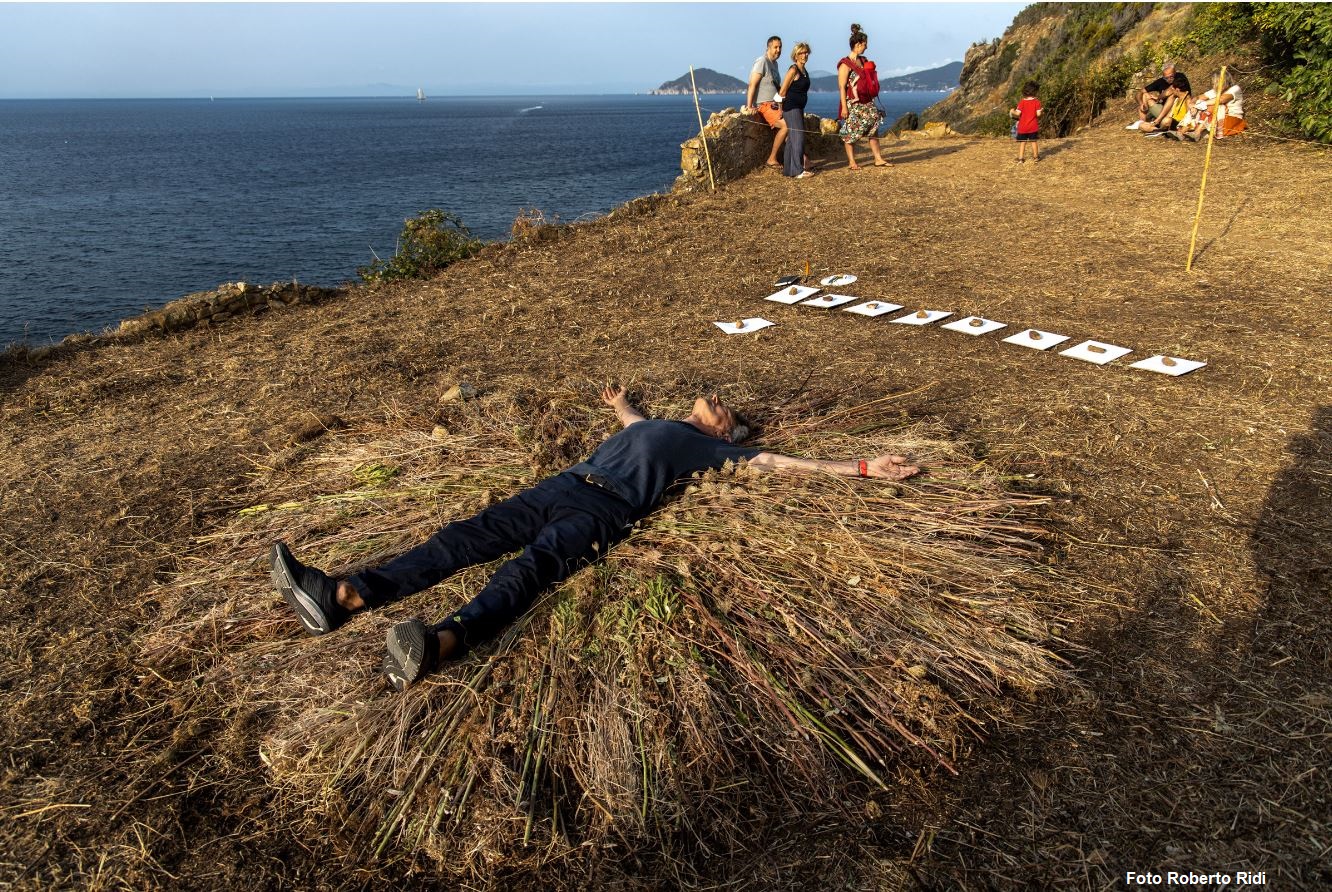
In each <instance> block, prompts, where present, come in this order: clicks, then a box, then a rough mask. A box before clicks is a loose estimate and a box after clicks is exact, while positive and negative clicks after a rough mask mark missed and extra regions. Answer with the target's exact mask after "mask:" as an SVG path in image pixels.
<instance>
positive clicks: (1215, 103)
mask: <svg viewBox="0 0 1332 892" xmlns="http://www.w3.org/2000/svg"><path fill="white" fill-rule="evenodd" d="M1225 82H1226V66H1224V65H1222V66H1221V73H1220V74H1219V75H1217V78H1216V85H1215V93H1216V95H1215V96H1214V97H1213V99H1212V127H1211V129H1210V130H1208V131H1207V156H1206V157H1205V158H1204V159H1203V175H1202V184H1201V185H1200V186H1199V187H1198V210H1196V211H1195V212H1194V214H1193V234H1192V235H1191V236H1189V262H1188V263H1186V264H1184V272H1186V273H1187V272H1192V271H1193V247H1194V245H1196V244H1197V243H1198V222H1199V221H1200V220H1201V219H1202V208H1203V195H1204V194H1205V193H1206V192H1207V169H1208V167H1210V166H1211V164H1212V141H1213V140H1214V139H1215V138H1216V128H1218V127H1220V126H1221V121H1220V120H1218V117H1217V110H1218V109H1220V107H1221V87H1222V85H1223V84H1225Z"/></svg>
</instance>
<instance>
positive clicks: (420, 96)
mask: <svg viewBox="0 0 1332 892" xmlns="http://www.w3.org/2000/svg"><path fill="white" fill-rule="evenodd" d="M416 101H417V102H425V90H422V89H421V88H420V87H417V88H416Z"/></svg>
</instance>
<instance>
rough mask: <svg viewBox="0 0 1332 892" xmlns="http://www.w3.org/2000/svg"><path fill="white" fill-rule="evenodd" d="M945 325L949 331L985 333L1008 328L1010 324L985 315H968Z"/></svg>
mask: <svg viewBox="0 0 1332 892" xmlns="http://www.w3.org/2000/svg"><path fill="white" fill-rule="evenodd" d="M943 327H944V328H946V329H948V330H949V331H960V332H962V334H968V335H983V334H988V333H989V332H992V331H998V330H999V329H1001V328H1007V327H1008V325H1007V323H1004V322H995V321H994V320H993V319H986V318H985V317H983V316H968V317H967V318H966V319H958V320H957V321H956V322H950V323H948V324H947V325H945V326H943Z"/></svg>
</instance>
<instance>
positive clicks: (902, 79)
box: [650, 62, 962, 96]
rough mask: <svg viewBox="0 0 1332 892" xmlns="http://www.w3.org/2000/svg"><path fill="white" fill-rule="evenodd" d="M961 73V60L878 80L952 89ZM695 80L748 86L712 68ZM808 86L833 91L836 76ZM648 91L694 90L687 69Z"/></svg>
mask: <svg viewBox="0 0 1332 892" xmlns="http://www.w3.org/2000/svg"><path fill="white" fill-rule="evenodd" d="M961 74H962V63H961V62H949V63H948V64H947V65H941V66H939V67H938V68H928V69H926V70H924V71H913V72H912V73H910V74H903V75H901V76H899V77H888V78H883V79H882V80H880V82H879V87H880V89H882V90H885V91H887V92H890V93H912V92H941V91H943V90H952V89H954V88H955V87H956V86H957V84H958V79H959V78H960V76H961ZM694 80H695V81H696V82H697V83H698V92H699V93H743V92H745V89H746V87H747V86H748V84H747V83H746V82H745V81H742V80H740V79H739V78H736V77H731V76H730V75H729V74H722V73H721V72H720V71H713V70H712V69H711V68H697V69H695V70H694ZM809 89H810V91H811V92H813V93H836V92H837V75H835V74H825V75H823V76H821V77H815V78H813V79H812V80H811V82H810V85H809ZM650 92H651V94H652V95H655V96H678V95H680V94H683V93H691V92H693V88H692V86H691V85H690V83H689V74H688V73H687V72H686V73H685V74H683V75H681V76H680V77H677V78H676V79H675V80H673V81H666V83H664V84H662V85H661V86H660V87H658V88H657V89H655V90H651V91H650Z"/></svg>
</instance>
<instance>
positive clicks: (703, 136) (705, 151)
mask: <svg viewBox="0 0 1332 892" xmlns="http://www.w3.org/2000/svg"><path fill="white" fill-rule="evenodd" d="M689 86H691V87H693V88H694V112H695V113H696V114H697V115H698V138H699V139H700V140H701V141H702V143H703V158H704V159H705V160H706V161H707V162H708V185H709V186H711V187H712V191H713V192H716V191H717V181H716V180H715V179H713V176H712V153H711V152H709V151H708V137H707V134H705V133H704V132H703V109H702V108H700V107H699V104H698V84H697V83H695V81H694V66H692V65H690V66H689Z"/></svg>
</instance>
